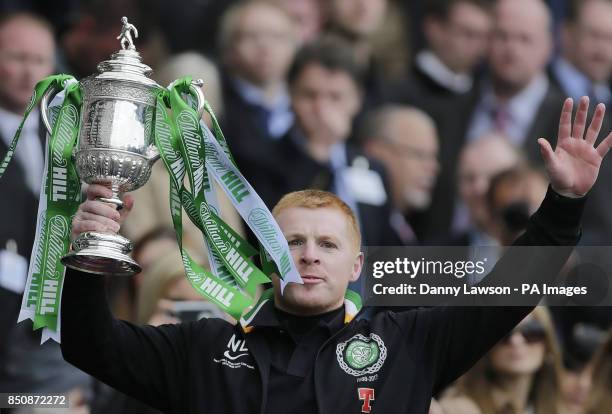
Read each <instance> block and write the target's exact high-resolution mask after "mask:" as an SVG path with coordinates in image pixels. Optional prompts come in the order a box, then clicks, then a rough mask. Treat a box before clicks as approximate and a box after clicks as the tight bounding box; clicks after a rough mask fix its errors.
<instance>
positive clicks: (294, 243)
mask: <svg viewBox="0 0 612 414" xmlns="http://www.w3.org/2000/svg"><path fill="white" fill-rule="evenodd" d="M288 244H289V246H300V245H301V244H302V240H300V239H293V240H289V242H288Z"/></svg>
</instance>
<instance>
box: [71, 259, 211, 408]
mask: <svg viewBox="0 0 612 414" xmlns="http://www.w3.org/2000/svg"><path fill="white" fill-rule="evenodd" d="M203 323H206V322H204V321H202V322H198V324H203ZM194 326H195V325H194V324H177V325H162V326H160V327H153V326H136V325H133V324H131V323H128V322H124V321H120V320H117V319H115V318H114V317H113V315H112V313H111V311H110V309H109V306H108V303H107V300H106V293H105V286H104V277H102V276H94V275H90V274H85V273H80V272H77V271H74V270H70V269H69V270H68V271H67V272H66V278H65V282H64V288H63V293H62V307H61V349H62V354H63V356H64V359H65V360H66V361H68V362H70V363H71V364H73V365H74V366H76V367H78V368H80V369H81V370H83V371H85V372H87V373H88V374H90V375H92V376H94V377H96V378H98V379H99V380H101V381H103V382H105V383H107V384H108V385H110V386H112V387H113V388H116V389H117V390H119V391H121V392H123V393H125V394H128V395H130V396H132V397H134V398H137V399H139V400H141V401H143V402H145V403H147V404H149V405H151V406H153V407H155V408H157V409H160V410H162V411H167V410H169V409H170V407H172V408H173V410H174V409H177V408H178V407H183V404H182V403H181V401H182V400H181V390H185V389H186V387H187V384H186V381H187V378H186V377H187V375H186V372H187V366H188V361H187V358H188V357H187V355H188V344H189V339H190V337H191V331H192V330H193V328H194ZM183 396H184V392H183Z"/></svg>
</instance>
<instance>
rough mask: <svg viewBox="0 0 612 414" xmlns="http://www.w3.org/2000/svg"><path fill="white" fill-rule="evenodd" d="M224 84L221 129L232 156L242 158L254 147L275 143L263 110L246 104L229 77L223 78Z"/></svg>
mask: <svg viewBox="0 0 612 414" xmlns="http://www.w3.org/2000/svg"><path fill="white" fill-rule="evenodd" d="M222 83H223V105H224V112H223V114H224V115H223V118H222V121H221V127H222V129H223V135H224V136H225V138H226V139H227V142H228V144H229V146H230V148H231V150H232V154H234V155H236V156H240V155H241V154H242V153H249V152H250V151H251V148H253V147H257V146H259V145H267V144H269V143H270V141H273V139H272V137H270V135H269V134H268V131H267V128H266V125H265V115H264V113H263V109H262V108H259V107H258V106H257V105H253V104H251V103H249V102H246V101H245V100H244V99H243V98H242V97H241V96H240V94H239V93H238V91H237V90H236V86H235V85H234V83H233V82H232V81H231V79H229V77H228V76H225V77H223V80H222Z"/></svg>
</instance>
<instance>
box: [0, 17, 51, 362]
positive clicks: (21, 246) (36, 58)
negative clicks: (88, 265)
mask: <svg viewBox="0 0 612 414" xmlns="http://www.w3.org/2000/svg"><path fill="white" fill-rule="evenodd" d="M54 51H55V42H54V38H53V32H52V31H51V28H50V26H49V25H48V24H47V23H46V22H43V21H42V20H39V19H38V18H36V17H34V16H31V15H27V14H15V15H8V16H6V17H5V18H4V19H3V20H2V21H0V138H1V139H0V155H2V157H4V155H5V154H6V153H7V151H8V147H9V145H10V143H11V141H12V140H13V135H15V131H16V130H17V127H18V126H19V123H20V122H21V119H22V117H23V113H24V111H25V109H26V107H27V106H28V103H29V102H30V96H31V95H32V91H33V90H34V85H35V84H36V82H37V81H39V80H40V79H41V78H44V77H45V76H48V75H50V74H51V72H52V70H53V66H54V63H53V59H54ZM43 152H44V134H42V132H41V128H40V120H39V111H38V109H35V110H33V111H32V113H31V114H30V117H29V118H28V121H27V122H26V124H25V125H24V127H23V130H22V133H21V140H20V143H19V146H18V147H17V151H16V153H15V159H14V160H13V162H12V163H11V164H10V165H9V167H8V168H7V170H6V172H5V173H4V176H3V177H2V180H0V194H2V195H3V200H4V202H3V203H0V215H1V216H2V220H0V295H1V297H2V299H3V300H2V303H3V304H5V305H3V310H4V311H3V312H1V315H2V316H1V318H2V327H1V328H0V329H2V333H7V332H8V331H10V330H12V328H13V326H14V325H15V321H16V315H17V314H16V311H17V309H18V308H19V301H20V295H21V293H22V292H23V287H24V285H25V280H26V276H27V267H28V259H29V257H30V252H31V249H32V243H33V242H34V231H35V227H36V211H37V209H38V195H39V192H40V186H41V180H42V174H43V168H44V154H43ZM9 199H10V202H9ZM9 303H10V305H9ZM9 308H10V309H9ZM0 335H1V336H2V337H3V338H6V337H7V336H5V335H2V334H0ZM1 342H2V344H3V345H6V341H1ZM1 353H3V352H1V351H0V354H1Z"/></svg>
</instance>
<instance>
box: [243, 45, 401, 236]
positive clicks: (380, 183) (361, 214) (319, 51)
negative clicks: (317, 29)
mask: <svg viewBox="0 0 612 414" xmlns="http://www.w3.org/2000/svg"><path fill="white" fill-rule="evenodd" d="M361 80H362V72H361V70H360V66H359V65H357V63H356V62H355V60H354V57H353V54H352V51H351V49H350V48H346V47H344V43H343V42H341V41H339V40H337V39H325V40H323V41H321V42H318V43H314V44H311V45H307V46H305V47H304V48H303V49H302V50H301V51H300V52H298V54H297V56H296V59H295V61H294V62H293V64H292V66H291V69H290V71H289V86H290V91H291V103H292V107H293V110H294V112H295V117H296V122H295V124H294V125H293V126H292V128H291V129H290V130H289V132H288V133H287V134H286V136H285V137H283V138H282V139H281V140H279V141H278V142H276V143H275V145H274V146H273V147H271V148H269V147H260V148H253V147H251V151H250V152H249V154H248V156H246V157H242V158H240V157H237V162H238V166H239V167H240V169H241V170H242V172H243V173H244V174H245V176H246V177H247V179H249V181H250V182H251V184H252V185H253V186H254V187H255V190H256V191H257V192H258V194H260V196H261V197H262V199H263V200H264V201H265V202H266V204H267V205H268V206H270V207H271V206H273V205H274V204H276V202H277V201H278V200H279V199H280V197H281V196H282V195H283V194H285V193H287V192H290V191H296V190H301V189H305V188H318V189H324V190H331V191H333V192H334V193H335V194H336V195H338V196H339V197H340V198H341V199H342V200H343V201H344V202H345V203H347V204H348V205H349V206H350V207H351V208H352V209H353V210H354V211H355V212H356V215H357V218H358V220H359V224H360V226H361V229H362V231H363V234H364V244H365V245H371V246H376V245H383V244H386V245H389V244H390V245H395V244H399V240H398V239H397V237H396V236H395V233H394V232H393V230H392V229H391V226H390V222H389V220H390V197H389V196H388V194H389V192H388V191H387V189H388V187H387V183H386V177H385V171H384V168H383V167H382V165H380V163H377V162H376V161H374V160H371V159H369V158H368V157H367V156H365V155H364V154H362V153H361V152H360V151H359V150H357V149H356V148H353V147H352V146H350V145H348V144H347V140H348V139H349V136H350V135H351V132H352V131H351V129H352V122H353V119H354V117H355V115H356V114H357V113H358V111H359V109H360V107H361V96H362V90H361Z"/></svg>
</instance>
